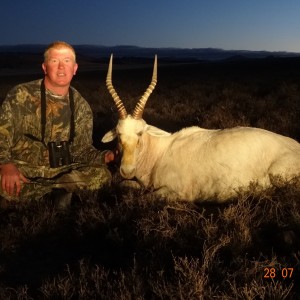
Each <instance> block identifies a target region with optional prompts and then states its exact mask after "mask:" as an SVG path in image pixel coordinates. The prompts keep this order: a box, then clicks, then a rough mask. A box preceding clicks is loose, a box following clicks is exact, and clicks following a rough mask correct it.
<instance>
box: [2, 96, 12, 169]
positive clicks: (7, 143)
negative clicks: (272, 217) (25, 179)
mask: <svg viewBox="0 0 300 300" xmlns="http://www.w3.org/2000/svg"><path fill="white" fill-rule="evenodd" d="M13 94H14V93H13V92H12V91H11V92H10V93H8V95H7V97H6V99H5V100H4V102H3V103H2V106H1V108H0V164H5V163H8V162H10V161H11V160H12V157H11V147H12V140H13V134H14V130H13V128H14V127H13V120H14V118H13V112H12V106H11V103H10V101H9V99H10V98H11V97H12V95H13Z"/></svg>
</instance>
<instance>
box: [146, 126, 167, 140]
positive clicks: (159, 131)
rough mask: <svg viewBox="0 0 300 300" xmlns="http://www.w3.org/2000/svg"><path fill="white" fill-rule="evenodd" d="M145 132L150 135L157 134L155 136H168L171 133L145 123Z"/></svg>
mask: <svg viewBox="0 0 300 300" xmlns="http://www.w3.org/2000/svg"><path fill="white" fill-rule="evenodd" d="M146 132H147V133H149V134H150V135H153V136H157V137H163V136H169V135H171V133H169V132H167V131H164V130H162V129H159V128H157V127H155V126H151V125H147V128H146Z"/></svg>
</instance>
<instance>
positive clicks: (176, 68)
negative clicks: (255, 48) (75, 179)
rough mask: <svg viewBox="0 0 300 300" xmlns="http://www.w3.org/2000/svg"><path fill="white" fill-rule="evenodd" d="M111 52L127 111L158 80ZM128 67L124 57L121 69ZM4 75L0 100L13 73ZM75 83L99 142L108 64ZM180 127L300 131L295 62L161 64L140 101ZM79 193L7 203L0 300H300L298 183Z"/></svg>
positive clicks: (108, 122)
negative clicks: (192, 193) (221, 197)
mask: <svg viewBox="0 0 300 300" xmlns="http://www.w3.org/2000/svg"><path fill="white" fill-rule="evenodd" d="M126 63H127V62H126V61H123V60H119V61H117V60H116V61H115V64H116V66H117V67H116V70H115V71H114V75H113V76H114V78H113V82H114V86H115V88H116V90H117V91H118V93H119V96H120V98H121V99H122V100H123V102H124V103H125V105H126V107H128V110H130V109H132V108H133V107H134V106H135V103H136V101H137V100H138V99H139V96H140V95H141V94H142V93H143V92H144V90H145V88H146V87H147V86H148V84H149V82H150V78H151V72H152V71H151V62H146V63H145V64H144V66H142V67H141V66H140V65H139V68H135V65H133V63H132V62H131V63H130V64H129V63H128V67H126ZM124 65H125V67H124ZM33 78H38V76H37V77H36V76H35V77H34V76H25V77H24V76H10V77H3V78H1V83H0V101H2V100H3V99H4V97H5V94H6V93H7V92H8V90H9V89H10V88H11V87H12V86H13V85H15V84H16V83H18V82H23V81H27V80H31V79H33ZM74 86H75V87H76V88H77V89H78V90H79V91H80V92H81V93H82V95H83V96H84V97H85V98H86V99H87V100H88V101H89V102H90V104H91V106H92V109H93V112H94V121H95V122H94V123H95V124H94V141H95V146H96V147H97V148H99V149H104V148H106V147H114V144H113V143H112V144H111V145H108V146H107V145H102V144H101V143H100V139H101V137H102V135H103V134H104V133H105V132H106V131H107V130H109V129H111V128H112V127H113V126H114V125H115V123H116V118H117V113H116V110H115V107H114V104H113V101H112V99H111V96H110V95H109V93H108V92H107V91H106V88H105V70H104V69H103V68H102V70H100V71H89V72H81V73H80V72H79V74H78V75H77V77H76V78H74ZM144 118H145V120H146V121H147V122H148V123H149V124H153V125H156V126H159V127H161V128H162V129H165V130H169V131H175V130H178V129H180V128H182V127H185V126H191V125H197V126H201V127H205V128H226V127H233V126H255V127H261V128H265V129H268V130H272V131H275V132H277V133H280V134H284V135H288V136H290V137H293V138H295V139H297V140H299V141H300V122H299V120H300V60H299V59H295V58H294V59H288V58H286V59H278V60H277V59H275V58H269V59H262V60H245V61H238V62H237V61H224V62H212V63H205V62H199V63H192V64H173V65H171V64H161V65H160V66H159V69H158V85H157V88H156V90H155V91H154V92H153V94H152V95H151V97H150V99H149V101H148V104H147V106H146V109H145V113H144ZM110 169H111V171H112V173H113V184H112V187H111V189H109V190H105V191H100V192H99V193H88V192H82V193H80V194H78V195H77V196H76V197H74V199H73V200H74V203H73V205H72V207H71V208H70V210H68V211H64V212H61V211H58V210H57V209H56V208H55V207H54V206H53V203H52V201H51V200H52V199H51V198H50V197H48V196H46V197H44V199H42V200H41V201H40V202H28V203H11V204H10V205H9V206H8V207H5V208H0V241H1V242H0V246H1V252H0V253H1V254H0V299H124V300H125V299H126V300H127V299H299V294H300V288H299V280H300V264H299V259H300V239H299V236H300V191H299V190H298V189H297V187H296V186H295V185H294V184H293V183H289V184H287V185H286V186H284V187H280V188H279V187H273V188H270V189H269V190H267V191H264V192H262V193H260V194H258V195H257V194H256V193H254V192H253V191H255V185H252V186H250V187H249V191H248V192H247V193H241V194H240V195H239V196H238V197H236V198H234V199H231V201H229V202H228V203H226V204H216V203H203V202H201V201H199V202H195V203H190V202H185V201H167V200H164V199H160V198H157V197H154V196H153V195H152V194H151V192H150V191H147V190H139V191H134V190H124V189H121V188H120V187H119V182H120V180H121V178H120V175H119V174H118V172H117V166H116V165H112V166H110Z"/></svg>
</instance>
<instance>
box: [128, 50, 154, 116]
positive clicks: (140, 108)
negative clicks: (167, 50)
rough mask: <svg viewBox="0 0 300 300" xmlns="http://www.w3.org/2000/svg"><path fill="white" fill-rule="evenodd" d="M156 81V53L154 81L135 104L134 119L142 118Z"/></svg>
mask: <svg viewBox="0 0 300 300" xmlns="http://www.w3.org/2000/svg"><path fill="white" fill-rule="evenodd" d="M156 82H157V55H155V59H154V67H153V75H152V81H151V83H150V85H149V87H148V88H147V90H146V92H145V93H144V95H143V96H142V97H141V99H140V100H139V102H138V103H137V104H136V106H135V109H134V111H133V113H132V117H133V118H134V119H136V120H138V119H141V118H142V116H143V112H144V108H145V105H146V103H147V100H148V98H149V96H150V94H151V93H152V91H153V90H154V88H155V85H156Z"/></svg>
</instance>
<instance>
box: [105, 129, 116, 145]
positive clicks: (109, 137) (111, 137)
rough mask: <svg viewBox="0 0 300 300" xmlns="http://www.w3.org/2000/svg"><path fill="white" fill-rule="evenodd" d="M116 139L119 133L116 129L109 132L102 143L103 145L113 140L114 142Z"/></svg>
mask: <svg viewBox="0 0 300 300" xmlns="http://www.w3.org/2000/svg"><path fill="white" fill-rule="evenodd" d="M116 137H117V131H116V129H115V128H114V129H112V130H110V131H108V132H107V133H105V135H104V136H103V138H102V140H101V142H102V143H108V142H111V141H112V140H114V139H115V138H116Z"/></svg>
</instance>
